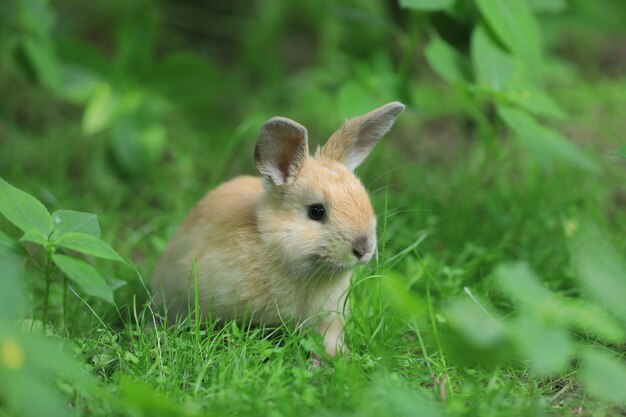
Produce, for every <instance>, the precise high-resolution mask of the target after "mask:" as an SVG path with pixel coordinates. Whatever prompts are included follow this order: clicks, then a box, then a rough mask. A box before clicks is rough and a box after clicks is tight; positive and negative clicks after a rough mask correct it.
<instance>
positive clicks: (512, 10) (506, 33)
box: [477, 0, 541, 74]
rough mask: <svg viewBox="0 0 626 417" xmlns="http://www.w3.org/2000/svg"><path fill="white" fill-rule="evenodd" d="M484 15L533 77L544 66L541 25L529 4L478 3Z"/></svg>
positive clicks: (514, 0) (519, 1)
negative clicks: (541, 65)
mask: <svg viewBox="0 0 626 417" xmlns="http://www.w3.org/2000/svg"><path fill="white" fill-rule="evenodd" d="M477 4H478V8H479V9H480V13H481V14H482V15H483V17H484V18H485V20H486V21H487V23H488V24H489V27H491V29H492V30H493V31H494V33H495V34H496V35H497V36H498V38H499V39H500V41H502V43H503V44H504V45H505V46H506V47H508V48H509V50H510V51H511V52H512V53H513V54H514V55H515V57H516V58H519V59H520V60H521V61H522V62H523V63H524V66H525V68H526V69H527V70H528V71H530V74H537V73H538V72H539V66H540V63H541V35H540V32H539V24H538V23H537V20H536V19H535V16H534V15H533V13H532V10H531V9H530V7H529V6H528V4H527V3H526V1H525V0H506V1H502V0H477Z"/></svg>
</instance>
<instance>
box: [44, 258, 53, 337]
mask: <svg viewBox="0 0 626 417" xmlns="http://www.w3.org/2000/svg"><path fill="white" fill-rule="evenodd" d="M44 275H45V277H46V289H45V290H44V293H43V318H42V321H43V328H44V330H45V329H46V327H47V326H48V303H49V301H50V281H51V280H52V254H51V253H50V252H47V253H46V268H45V269H44Z"/></svg>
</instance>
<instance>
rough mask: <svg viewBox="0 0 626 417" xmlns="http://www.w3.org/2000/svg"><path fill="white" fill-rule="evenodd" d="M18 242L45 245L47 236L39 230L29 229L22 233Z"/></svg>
mask: <svg viewBox="0 0 626 417" xmlns="http://www.w3.org/2000/svg"><path fill="white" fill-rule="evenodd" d="M20 242H32V243H36V244H38V245H41V246H46V245H47V244H48V237H47V236H46V235H44V234H42V233H41V232H40V231H39V230H35V229H30V230H27V231H26V232H25V233H24V235H22V237H21V238H20Z"/></svg>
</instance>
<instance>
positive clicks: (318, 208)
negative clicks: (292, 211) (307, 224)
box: [309, 203, 326, 221]
mask: <svg viewBox="0 0 626 417" xmlns="http://www.w3.org/2000/svg"><path fill="white" fill-rule="evenodd" d="M325 213H326V209H325V208H324V206H323V205H322V204H319V203H318V204H311V205H310V206H309V217H310V218H311V220H315V221H320V220H322V219H323V218H324V214H325Z"/></svg>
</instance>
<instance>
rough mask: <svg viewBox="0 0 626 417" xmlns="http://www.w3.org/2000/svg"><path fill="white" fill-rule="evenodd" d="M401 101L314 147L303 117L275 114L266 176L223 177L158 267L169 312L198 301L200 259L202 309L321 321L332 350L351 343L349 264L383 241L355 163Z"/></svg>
mask: <svg viewBox="0 0 626 417" xmlns="http://www.w3.org/2000/svg"><path fill="white" fill-rule="evenodd" d="M402 110H404V105H402V104H401V103H398V102H393V103H389V104H386V105H384V106H382V107H380V108H378V109H376V110H374V111H372V112H370V113H367V114H365V115H363V116H360V117H356V118H353V119H350V120H348V121H346V122H345V123H344V124H343V126H341V127H340V128H339V129H338V130H337V131H336V132H335V133H333V135H332V136H331V137H330V139H328V141H327V142H326V144H325V145H324V146H323V147H322V148H321V149H318V150H317V152H316V153H315V156H311V155H309V147H308V138H307V131H306V129H305V128H304V127H303V126H301V125H300V124H298V123H296V122H294V121H293V120H290V119H287V118H284V117H274V118H272V119H270V120H269V121H267V122H266V123H265V124H264V125H263V127H262V128H261V132H260V135H259V138H258V141H257V144H256V148H255V150H254V163H255V165H256V168H257V170H258V171H259V173H260V174H261V175H262V176H263V178H262V179H261V178H255V177H249V176H242V177H237V178H235V179H233V180H231V181H229V182H227V183H224V184H222V185H220V186H219V187H217V188H216V189H214V190H213V191H210V192H209V193H208V194H207V195H206V196H205V197H204V198H203V199H202V200H201V201H200V202H199V203H198V204H197V206H196V207H195V208H194V209H193V210H192V211H191V213H189V215H188V216H187V218H186V219H185V220H184V221H183V223H182V225H181V226H180V228H179V230H178V231H177V232H176V234H175V235H174V237H173V238H172V240H171V241H170V242H169V244H168V245H167V248H166V249H165V252H164V253H163V255H162V256H161V259H160V260H159V262H158V264H157V266H156V269H155V271H154V274H153V278H152V287H153V290H154V295H155V298H154V300H155V302H156V304H157V305H158V306H159V307H161V308H163V309H166V310H167V315H168V317H169V318H170V319H172V318H174V317H176V315H177V314H179V313H185V312H188V311H189V309H193V306H194V296H195V295H194V294H195V293H194V284H195V283H194V276H193V274H192V268H193V264H194V262H195V265H196V273H197V282H198V295H199V305H200V309H201V313H202V314H211V316H212V317H214V318H221V319H224V320H230V319H234V318H241V317H242V316H247V317H250V318H251V320H252V321H253V322H255V323H264V324H270V325H276V324H280V323H281V322H283V321H295V322H297V323H300V324H303V325H305V326H314V329H315V330H316V331H317V332H319V333H320V334H322V335H323V340H324V347H325V350H326V352H327V353H328V354H329V355H330V356H335V355H336V354H337V353H338V352H340V351H344V350H346V349H345V348H344V343H343V325H344V315H343V314H344V313H345V312H347V309H348V304H347V298H346V297H347V292H348V288H349V285H350V277H351V274H352V273H351V268H352V267H353V266H354V265H356V264H357V263H367V262H368V261H369V260H370V259H372V256H373V254H374V251H375V250H376V217H375V215H374V211H373V209H372V206H371V204H370V200H369V197H368V195H367V192H366V191H365V188H364V187H363V185H362V184H361V182H360V181H359V180H358V179H357V177H356V176H354V174H353V173H352V171H353V170H354V169H355V168H356V167H357V166H358V165H359V164H360V163H361V162H362V161H363V160H364V159H365V157H366V156H367V155H368V154H369V152H370V151H371V150H372V148H373V147H374V145H375V144H376V143H377V142H378V140H379V139H380V138H381V137H382V136H383V135H384V134H385V133H387V131H388V130H389V128H390V127H391V125H392V124H393V122H394V121H395V119H396V117H397V116H398V115H399V114H400V113H401V112H402ZM194 260H195V261H194Z"/></svg>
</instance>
